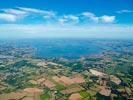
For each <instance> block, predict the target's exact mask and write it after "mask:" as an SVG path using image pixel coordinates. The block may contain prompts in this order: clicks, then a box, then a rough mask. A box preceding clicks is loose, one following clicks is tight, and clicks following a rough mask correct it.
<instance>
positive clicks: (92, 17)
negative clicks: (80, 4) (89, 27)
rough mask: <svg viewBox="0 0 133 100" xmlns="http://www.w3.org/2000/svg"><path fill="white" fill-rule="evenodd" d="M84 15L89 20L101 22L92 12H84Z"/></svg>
mask: <svg viewBox="0 0 133 100" xmlns="http://www.w3.org/2000/svg"><path fill="white" fill-rule="evenodd" d="M82 15H83V16H85V17H87V18H89V19H90V20H91V21H94V22H98V21H99V18H98V17H97V16H96V15H95V14H93V13H91V12H83V13H82Z"/></svg>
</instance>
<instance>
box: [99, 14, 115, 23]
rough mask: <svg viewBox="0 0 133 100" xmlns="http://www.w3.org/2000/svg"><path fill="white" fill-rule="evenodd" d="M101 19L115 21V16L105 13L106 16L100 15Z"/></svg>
mask: <svg viewBox="0 0 133 100" xmlns="http://www.w3.org/2000/svg"><path fill="white" fill-rule="evenodd" d="M100 19H101V21H102V22H104V23H113V22H114V21H115V16H107V15H104V16H102V17H100Z"/></svg>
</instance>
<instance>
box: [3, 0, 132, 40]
mask: <svg viewBox="0 0 133 100" xmlns="http://www.w3.org/2000/svg"><path fill="white" fill-rule="evenodd" d="M0 1H1V3H0V37H1V38H40V37H52V38H53V37H69V38H71V37H72V38H73V37H75V38H77V37H78V38H79V37H85V38H131V39H133V0H58V1H57V0H4V1H3V0H0Z"/></svg>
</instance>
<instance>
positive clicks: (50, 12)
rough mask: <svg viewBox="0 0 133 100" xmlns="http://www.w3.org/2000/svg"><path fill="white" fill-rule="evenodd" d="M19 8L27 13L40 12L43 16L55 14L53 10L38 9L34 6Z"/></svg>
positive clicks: (47, 16)
mask: <svg viewBox="0 0 133 100" xmlns="http://www.w3.org/2000/svg"><path fill="white" fill-rule="evenodd" d="M18 9H19V10H21V11H25V12H28V13H36V14H42V15H43V16H44V18H49V17H53V16H55V15H56V13H55V12H54V11H46V10H40V9H35V8H26V7H18Z"/></svg>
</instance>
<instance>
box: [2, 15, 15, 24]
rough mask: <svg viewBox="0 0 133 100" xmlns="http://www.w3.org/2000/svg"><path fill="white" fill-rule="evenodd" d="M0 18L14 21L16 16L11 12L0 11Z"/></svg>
mask: <svg viewBox="0 0 133 100" xmlns="http://www.w3.org/2000/svg"><path fill="white" fill-rule="evenodd" d="M0 19H1V20H4V21H8V22H14V21H16V19H17V17H16V16H15V15H13V14H6V13H0Z"/></svg>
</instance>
